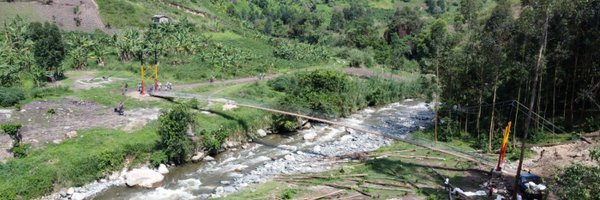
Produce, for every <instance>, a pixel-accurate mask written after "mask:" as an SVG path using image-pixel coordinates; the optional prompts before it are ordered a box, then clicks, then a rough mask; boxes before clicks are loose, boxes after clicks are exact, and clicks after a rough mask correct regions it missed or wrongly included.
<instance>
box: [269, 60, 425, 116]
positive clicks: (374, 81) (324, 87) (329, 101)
mask: <svg viewBox="0 0 600 200" xmlns="http://www.w3.org/2000/svg"><path fill="white" fill-rule="evenodd" d="M423 79H424V78H423ZM423 79H418V80H419V81H415V82H400V81H395V80H382V79H380V78H378V77H373V78H368V79H362V78H358V77H352V76H349V75H346V74H342V73H339V72H335V71H327V70H315V71H312V72H300V73H297V74H292V75H287V76H281V77H278V78H276V79H274V80H271V81H269V83H268V84H269V86H270V87H271V88H272V89H273V90H275V91H278V92H282V93H283V94H284V95H283V96H281V97H280V98H279V99H278V105H279V107H280V108H282V109H283V110H290V111H294V112H300V113H305V114H308V115H310V116H319V117H326V118H338V117H344V116H348V115H350V114H351V113H353V112H356V111H357V110H359V109H362V108H365V107H367V106H380V105H384V104H388V103H391V102H397V101H400V100H402V99H404V98H406V97H419V96H423V94H426V93H428V91H430V90H429V88H428V85H427V82H424V81H423Z"/></svg>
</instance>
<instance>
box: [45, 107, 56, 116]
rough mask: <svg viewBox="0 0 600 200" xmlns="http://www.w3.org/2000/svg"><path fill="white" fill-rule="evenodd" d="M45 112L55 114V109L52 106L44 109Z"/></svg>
mask: <svg viewBox="0 0 600 200" xmlns="http://www.w3.org/2000/svg"><path fill="white" fill-rule="evenodd" d="M46 114H49V115H54V114H56V110H54V108H50V109H48V110H47V111H46Z"/></svg>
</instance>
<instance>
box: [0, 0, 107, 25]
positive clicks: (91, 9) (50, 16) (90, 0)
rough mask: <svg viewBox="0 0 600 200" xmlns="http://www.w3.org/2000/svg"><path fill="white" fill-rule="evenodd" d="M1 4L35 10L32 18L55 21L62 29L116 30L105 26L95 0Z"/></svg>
mask: <svg viewBox="0 0 600 200" xmlns="http://www.w3.org/2000/svg"><path fill="white" fill-rule="evenodd" d="M0 5H1V6H7V8H6V9H13V10H14V13H19V11H20V10H33V11H34V13H33V14H34V15H35V16H29V17H32V18H34V19H32V20H41V21H47V22H54V23H56V24H57V25H58V26H59V27H60V28H61V29H64V30H68V31H85V32H93V31H95V30H97V29H99V30H102V31H104V32H115V31H116V30H115V29H108V28H106V27H105V24H104V23H103V22H102V19H101V18H100V13H99V11H98V6H97V4H96V2H95V1H94V0H54V2H53V3H52V4H50V5H45V4H42V3H40V2H39V1H29V2H12V3H6V2H2V3H1V4H0ZM77 6H78V8H79V13H78V14H75V12H74V9H75V8H76V7H77ZM11 13H13V12H11ZM76 17H78V18H79V19H81V24H80V25H79V26H77V24H76V22H75V18H76Z"/></svg>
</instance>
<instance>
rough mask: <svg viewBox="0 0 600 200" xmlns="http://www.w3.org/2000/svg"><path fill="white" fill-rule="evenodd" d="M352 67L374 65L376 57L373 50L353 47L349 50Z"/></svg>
mask: <svg viewBox="0 0 600 200" xmlns="http://www.w3.org/2000/svg"><path fill="white" fill-rule="evenodd" d="M349 57H350V64H349V65H350V67H373V66H374V65H375V59H374V58H373V54H372V53H371V52H368V51H367V52H365V51H360V50H357V49H352V50H350V52H349Z"/></svg>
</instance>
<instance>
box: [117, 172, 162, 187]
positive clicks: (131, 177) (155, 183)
mask: <svg viewBox="0 0 600 200" xmlns="http://www.w3.org/2000/svg"><path fill="white" fill-rule="evenodd" d="M164 178H165V177H164V176H163V175H162V174H160V173H158V172H156V171H154V170H150V169H134V170H131V171H129V172H127V174H126V175H125V179H126V182H125V184H127V186H129V187H134V186H140V187H145V188H156V187H159V186H160V185H161V184H162V181H163V180H164Z"/></svg>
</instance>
